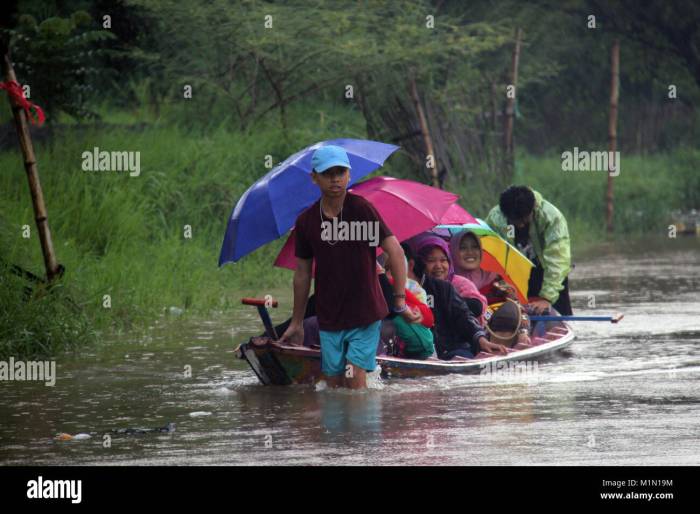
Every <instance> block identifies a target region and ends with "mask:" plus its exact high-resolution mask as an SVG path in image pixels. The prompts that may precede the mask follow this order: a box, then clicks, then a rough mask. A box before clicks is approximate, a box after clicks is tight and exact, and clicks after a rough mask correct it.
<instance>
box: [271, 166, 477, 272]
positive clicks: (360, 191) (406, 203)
mask: <svg viewBox="0 0 700 514" xmlns="http://www.w3.org/2000/svg"><path fill="white" fill-rule="evenodd" d="M349 191H350V192H352V193H355V194H356V195H358V196H362V197H363V198H365V199H367V200H368V201H369V202H371V203H372V205H374V208H375V209H377V211H378V212H379V214H380V215H381V217H382V219H383V220H384V222H385V223H386V224H387V226H388V227H389V229H390V230H391V231H392V232H393V233H394V235H395V236H396V237H397V238H398V240H399V241H403V240H405V239H408V238H410V237H413V236H415V235H416V234H420V233H421V232H425V231H426V230H430V229H431V228H433V227H434V226H436V225H440V224H456V223H476V219H475V218H474V217H473V216H472V215H471V214H469V213H468V212H467V211H465V210H464V209H463V208H462V207H460V206H459V205H458V204H457V203H456V202H457V199H458V198H459V196H457V195H456V194H453V193H449V192H447V191H443V190H442V189H437V188H434V187H431V186H426V185H425V184H420V183H418V182H413V181H412V180H403V179H397V178H393V177H374V178H372V179H370V180H367V181H365V182H362V183H360V184H357V185H356V186H355V187H353V188H352V189H349ZM448 220H449V221H448ZM381 251H382V249H381V248H378V253H381ZM275 266H278V267H280V268H289V269H295V268H296V257H294V230H292V232H291V233H290V234H289V237H288V238H287V241H286V242H285V243H284V246H283V247H282V250H281V251H280V253H279V255H278V256H277V259H276V260H275Z"/></svg>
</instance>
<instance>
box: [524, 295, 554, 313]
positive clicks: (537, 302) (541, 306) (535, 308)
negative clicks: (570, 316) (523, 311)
mask: <svg viewBox="0 0 700 514" xmlns="http://www.w3.org/2000/svg"><path fill="white" fill-rule="evenodd" d="M528 305H529V306H530V308H531V309H532V312H534V313H535V314H545V313H547V312H548V311H549V309H550V308H551V307H552V304H551V303H549V302H548V301H547V300H545V299H544V298H536V299H534V300H532V301H530V302H529V303H528Z"/></svg>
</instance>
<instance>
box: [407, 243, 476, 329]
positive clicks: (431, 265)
mask: <svg viewBox="0 0 700 514" xmlns="http://www.w3.org/2000/svg"><path fill="white" fill-rule="evenodd" d="M408 243H409V246H410V248H411V250H412V253H413V255H415V256H416V258H417V261H419V262H421V263H422V264H423V266H424V269H425V273H426V274H427V275H429V276H430V277H432V278H437V279H440V280H446V281H447V282H450V283H451V284H452V285H453V286H454V288H455V289H456V290H457V294H458V295H459V296H461V297H462V298H463V299H464V300H465V301H466V302H467V305H469V308H470V309H471V311H472V312H473V313H474V316H475V317H476V318H478V319H479V321H480V323H482V324H483V322H484V320H483V315H484V313H485V312H486V307H487V303H486V297H485V296H484V295H482V294H481V293H480V292H479V290H478V289H477V288H476V286H475V285H474V283H473V282H472V281H471V280H469V279H467V278H465V277H463V276H460V275H457V274H455V272H454V268H453V267H452V260H451V256H450V250H449V247H448V245H447V242H446V241H445V240H444V239H442V238H441V237H440V236H437V235H435V234H431V233H429V232H424V233H423V234H418V235H417V236H415V237H413V238H411V239H410V240H409V241H408ZM404 252H405V250H404Z"/></svg>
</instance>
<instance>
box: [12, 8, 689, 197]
mask: <svg viewBox="0 0 700 514" xmlns="http://www.w3.org/2000/svg"><path fill="white" fill-rule="evenodd" d="M5 16H6V17H7V19H8V20H9V21H8V23H9V25H11V27H10V28H9V29H8V30H4V31H3V35H4V37H5V39H6V40H7V41H8V42H9V45H10V47H11V50H12V57H13V61H14V62H15V66H16V69H17V73H18V75H19V77H20V80H22V81H23V82H25V83H28V84H30V85H31V86H32V96H33V98H35V99H37V101H41V102H42V105H44V106H45V107H46V108H47V110H48V111H49V119H50V120H56V119H57V116H56V115H57V114H59V113H68V114H70V115H71V116H73V117H76V118H81V119H86V118H87V119H89V118H90V117H94V116H97V112H99V110H100V106H102V105H104V103H105V102H107V103H109V104H111V105H112V106H115V107H118V108H123V109H126V110H130V111H133V110H137V109H142V110H148V111H149V112H150V113H153V114H155V115H158V114H160V113H161V112H162V111H163V109H164V107H165V106H172V105H177V106H178V109H176V110H175V111H173V110H172V109H170V110H169V112H170V113H171V114H172V113H173V112H175V113H176V116H177V118H178V119H179V121H186V123H187V124H188V125H189V126H192V127H195V126H198V127H205V128H206V127H215V126H221V125H225V126H227V127H228V128H231V129H236V130H242V131H255V130H258V129H260V127H261V124H263V125H265V126H269V124H279V126H281V127H283V128H288V126H289V123H290V120H289V111H290V109H292V108H293V107H294V106H295V105H296V104H299V103H300V102H302V103H301V104H300V105H304V106H310V107H309V110H308V114H307V115H308V116H309V117H313V118H317V119H318V120H319V123H320V124H322V123H323V120H324V113H323V111H322V109H320V108H319V109H314V107H313V105H314V102H318V103H319V104H321V103H323V104H327V102H329V101H330V102H333V103H336V104H341V105H346V106H349V107H350V108H352V109H356V110H357V111H358V112H360V113H361V114H362V116H363V118H364V120H365V124H366V133H367V136H368V137H371V138H376V139H381V140H384V141H393V142H395V143H397V144H400V145H401V146H402V148H403V150H404V156H405V157H406V163H407V165H409V166H410V167H411V168H412V169H413V175H414V176H415V178H419V179H422V180H423V181H426V182H430V181H431V180H433V179H435V180H437V181H439V183H440V184H441V185H442V184H446V183H448V184H449V183H450V182H453V183H454V182H459V183H463V182H473V181H474V180H475V179H480V178H485V177H488V181H481V180H477V182H480V183H483V184H485V186H484V187H487V190H485V191H484V193H485V194H488V193H494V192H496V191H498V190H500V189H501V188H502V187H503V186H504V185H505V184H507V183H509V182H510V181H511V180H512V178H513V173H514V170H513V167H512V165H509V159H507V158H506V157H507V156H506V155H505V153H506V151H505V150H504V149H505V147H506V145H505V139H506V138H507V136H506V133H505V129H504V127H505V126H506V123H507V120H508V117H509V116H510V115H512V116H513V117H514V127H515V128H514V140H515V145H516V146H520V147H524V148H525V150H526V151H527V152H528V153H550V152H552V151H553V152H562V151H565V150H570V149H571V148H572V147H574V146H577V147H580V148H584V147H587V148H590V149H592V150H594V149H599V150H602V149H605V146H606V138H607V111H608V97H609V90H610V80H611V79H610V48H611V46H612V42H613V41H614V40H615V39H619V40H620V42H621V72H620V86H621V88H620V90H621V93H620V111H619V130H618V149H620V150H621V151H622V152H623V155H624V154H625V153H641V154H646V153H653V152H658V151H667V150H671V149H673V148H675V147H677V146H679V145H680V146H685V145H688V144H694V143H695V142H696V141H697V140H698V136H700V132H699V130H700V129H699V128H698V114H697V106H698V103H699V102H700V53H699V50H698V49H699V48H700V4H698V3H697V2H687V1H678V0H669V1H665V2H646V3H644V5H643V8H641V7H640V5H639V3H638V2H637V1H636V0H620V1H617V2H606V1H599V0H567V1H558V0H539V1H532V2H520V1H514V0H513V1H511V0H500V1H493V0H476V1H470V2H463V1H460V0H435V1H427V0H422V1H421V0H418V1H416V0H396V1H392V2H378V1H377V2H375V1H365V2H362V1H360V2H358V1H356V0H334V1H323V0H316V1H308V0H290V1H286V2H267V1H232V0H212V1H209V2H195V1H182V0H128V1H121V0H98V1H96V2H90V1H86V0H64V1H61V2H46V1H41V0H20V1H17V2H15V5H14V8H12V7H10V8H9V10H8V12H7V13H6V15H5ZM518 29H521V30H522V36H521V37H520V45H519V53H518V61H519V66H518V73H517V88H516V89H515V91H516V101H515V102H514V103H512V104H510V105H509V104H508V98H507V92H508V86H509V85H511V84H512V81H513V77H512V73H513V57H514V49H515V46H516V41H515V39H516V34H517V30H518ZM298 143H299V144H298V145H297V146H302V145H303V144H307V143H309V141H299V142H298ZM429 149H432V155H433V159H432V160H429V159H427V158H426V157H427V154H428V153H429V151H428V150H429ZM433 164H434V165H435V167H434V168H431V165H433ZM433 169H434V170H435V175H436V177H432V174H433V172H432V170H433Z"/></svg>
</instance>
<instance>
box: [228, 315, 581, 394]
mask: <svg viewBox="0 0 700 514" xmlns="http://www.w3.org/2000/svg"><path fill="white" fill-rule="evenodd" d="M535 334H536V335H532V336H531V344H529V345H521V344H518V345H516V346H514V347H513V348H512V349H509V353H508V354H507V355H493V354H490V353H485V352H481V353H479V354H478V355H477V356H476V357H475V358H474V359H470V360H460V361H442V360H437V359H428V360H416V359H406V358H402V357H394V356H391V355H378V356H377V364H378V365H379V366H381V368H382V375H381V376H382V378H418V377H427V376H434V375H446V374H450V373H461V374H480V373H482V371H483V370H484V369H487V368H488V369H491V370H495V369H497V368H501V367H503V366H505V365H506V364H507V363H511V364H513V363H520V362H524V361H532V360H540V359H544V358H546V357H549V356H551V355H552V354H554V353H556V352H558V351H559V350H562V349H563V348H566V347H567V346H569V345H571V344H572V343H573V342H574V337H575V335H574V332H573V330H571V327H569V325H568V324H566V323H565V322H562V321H555V322H547V323H544V324H542V325H541V326H539V327H537V326H536V327H535ZM256 343H258V344H256ZM236 354H237V356H238V358H240V359H244V360H245V361H246V362H247V363H248V364H249V365H250V367H251V368H252V370H253V371H254V372H255V374H256V375H257V377H258V379H260V382H262V383H263V384H265V385H290V384H313V383H315V382H317V381H318V380H319V379H320V378H321V352H320V349H319V348H318V347H306V346H290V345H282V344H278V343H275V342H272V341H269V340H268V341H264V342H262V343H259V339H255V338H251V339H250V340H249V341H248V342H247V343H244V344H242V345H240V346H239V347H238V348H237V349H236Z"/></svg>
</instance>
